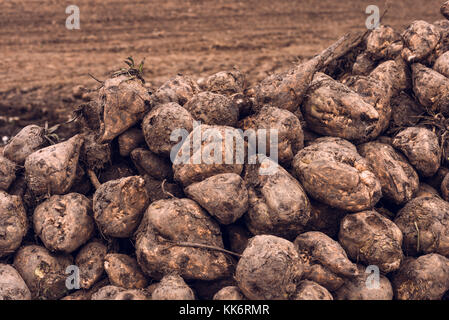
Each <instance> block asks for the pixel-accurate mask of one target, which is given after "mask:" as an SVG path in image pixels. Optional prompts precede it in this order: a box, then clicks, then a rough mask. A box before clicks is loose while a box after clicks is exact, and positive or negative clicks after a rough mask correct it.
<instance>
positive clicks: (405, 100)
mask: <svg viewBox="0 0 449 320" xmlns="http://www.w3.org/2000/svg"><path fill="white" fill-rule="evenodd" d="M391 108H392V118H391V120H392V122H391V124H390V127H391V128H402V127H411V126H415V125H416V124H418V122H419V119H420V116H421V115H422V114H423V113H424V108H423V107H422V106H421V105H420V104H419V103H417V102H416V100H415V99H412V98H411V97H410V96H409V95H408V94H407V93H405V92H401V93H400V94H399V95H398V96H396V97H393V98H392V99H391Z"/></svg>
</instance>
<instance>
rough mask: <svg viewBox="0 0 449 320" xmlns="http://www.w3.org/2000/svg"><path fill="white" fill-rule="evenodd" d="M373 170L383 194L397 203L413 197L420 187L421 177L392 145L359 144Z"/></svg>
mask: <svg viewBox="0 0 449 320" xmlns="http://www.w3.org/2000/svg"><path fill="white" fill-rule="evenodd" d="M358 151H359V153H360V155H361V156H363V157H364V158H365V159H366V161H367V162H368V164H369V166H370V168H371V171H372V172H373V173H374V174H375V175H376V177H377V179H378V180H379V182H380V184H381V186H382V195H383V196H384V197H385V198H386V199H388V200H390V201H393V202H394V203H396V204H403V203H406V202H407V201H409V200H410V199H412V198H413V197H414V196H415V194H416V192H417V191H418V187H419V177H418V174H417V173H416V171H415V169H414V168H413V167H412V166H411V165H410V164H409V163H408V161H407V159H406V158H405V157H404V156H403V155H402V154H400V153H398V152H397V151H396V150H394V149H393V147H392V146H390V145H388V144H385V143H380V142H368V143H365V144H363V145H359V146H358Z"/></svg>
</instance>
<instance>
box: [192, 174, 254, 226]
mask: <svg viewBox="0 0 449 320" xmlns="http://www.w3.org/2000/svg"><path fill="white" fill-rule="evenodd" d="M185 193H186V195H187V196H188V197H190V198H191V199H193V200H195V201H196V202H197V203H198V204H199V205H200V206H202V207H203V208H204V209H206V210H207V212H209V214H210V215H212V216H213V217H215V218H216V219H217V220H218V222H220V223H221V224H231V223H233V222H235V221H236V220H237V219H239V218H240V217H241V216H242V215H243V214H244V213H245V212H246V211H247V210H248V190H247V188H246V183H245V181H244V180H243V179H242V178H241V177H240V176H239V175H237V174H235V173H223V174H218V175H215V176H212V177H209V178H207V179H205V180H203V181H201V182H197V183H193V184H191V185H189V186H188V187H187V188H186V189H185Z"/></svg>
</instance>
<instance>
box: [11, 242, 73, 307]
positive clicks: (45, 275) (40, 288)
mask: <svg viewBox="0 0 449 320" xmlns="http://www.w3.org/2000/svg"><path fill="white" fill-rule="evenodd" d="M14 268H15V269H16V270H17V271H18V272H19V274H20V276H21V277H22V278H23V280H24V281H25V283H26V284H27V286H28V288H29V289H30V291H31V294H32V297H33V298H42V299H48V300H56V299H60V298H62V297H63V296H64V295H65V294H66V292H67V288H66V278H67V276H66V274H65V270H64V268H63V267H62V266H61V264H60V262H59V261H58V259H57V258H56V257H55V256H53V255H51V253H50V252H49V251H48V250H47V249H45V248H44V247H41V246H37V245H29V246H25V247H22V248H20V249H19V251H17V254H16V256H15V258H14Z"/></svg>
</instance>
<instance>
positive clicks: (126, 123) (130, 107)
mask: <svg viewBox="0 0 449 320" xmlns="http://www.w3.org/2000/svg"><path fill="white" fill-rule="evenodd" d="M99 97H100V99H101V108H102V110H103V119H102V120H103V121H102V124H101V132H102V137H101V138H100V143H104V142H109V141H111V140H113V139H114V138H115V137H117V136H119V135H120V134H122V133H123V132H125V131H126V130H128V129H129V128H131V127H132V126H134V125H135V124H136V123H137V122H138V121H139V120H141V119H142V118H143V116H144V115H145V113H146V112H147V111H148V109H149V108H150V105H151V102H150V99H151V98H150V95H149V93H148V90H147V89H146V88H145V86H144V85H143V84H142V82H141V81H140V80H139V79H130V78H129V77H127V76H124V75H122V76H118V77H115V78H111V79H107V80H106V81H105V82H104V85H103V87H102V88H101V89H100V92H99Z"/></svg>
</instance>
